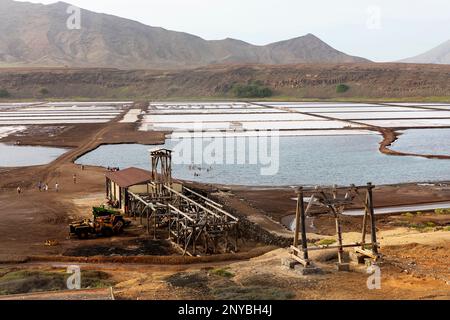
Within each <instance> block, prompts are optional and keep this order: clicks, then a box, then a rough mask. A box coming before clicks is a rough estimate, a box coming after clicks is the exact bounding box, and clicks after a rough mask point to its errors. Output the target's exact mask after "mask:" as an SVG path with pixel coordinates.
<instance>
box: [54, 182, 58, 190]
mask: <svg viewBox="0 0 450 320" xmlns="http://www.w3.org/2000/svg"><path fill="white" fill-rule="evenodd" d="M55 191H56V192H59V184H58V182H56V183H55Z"/></svg>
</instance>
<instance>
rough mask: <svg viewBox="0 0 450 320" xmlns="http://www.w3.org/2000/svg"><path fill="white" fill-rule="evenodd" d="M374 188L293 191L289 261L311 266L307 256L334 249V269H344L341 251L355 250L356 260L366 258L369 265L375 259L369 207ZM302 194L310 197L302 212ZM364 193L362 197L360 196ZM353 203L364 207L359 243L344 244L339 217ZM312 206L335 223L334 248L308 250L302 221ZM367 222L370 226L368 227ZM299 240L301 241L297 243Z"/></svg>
mask: <svg viewBox="0 0 450 320" xmlns="http://www.w3.org/2000/svg"><path fill="white" fill-rule="evenodd" d="M374 188H375V186H374V185H372V184H371V183H368V184H367V186H360V187H357V186H355V185H351V186H350V187H348V188H344V189H338V188H337V187H336V186H334V187H332V188H321V187H316V188H314V189H312V190H305V189H303V188H301V187H300V188H298V189H297V210H296V217H295V236H294V243H293V245H292V246H291V248H290V251H291V258H293V259H294V260H296V261H297V262H299V263H301V264H302V265H303V266H304V267H309V266H311V260H310V259H309V252H310V251H314V250H324V249H337V250H338V266H342V265H344V264H345V263H344V257H343V253H344V248H355V253H356V256H357V257H358V259H359V260H362V259H364V258H370V259H372V260H373V261H377V260H378V259H379V257H380V256H379V253H378V248H379V244H378V242H377V234H376V224H375V223H376V222H375V213H374V204H373V189H374ZM305 192H308V193H309V194H311V197H310V199H309V201H308V205H307V206H306V208H305V200H304V195H305ZM362 193H364V194H362ZM356 202H360V203H362V205H363V206H364V216H363V222H362V232H361V242H358V243H349V244H344V243H343V239H342V229H341V221H340V215H342V213H343V212H344V210H345V208H346V207H348V206H349V205H352V204H354V203H356ZM314 206H317V207H320V208H323V209H325V211H326V213H327V214H330V213H331V214H332V215H333V217H334V219H335V222H336V236H337V243H338V244H337V245H334V246H316V247H309V246H308V239H307V234H306V217H307V216H308V215H309V214H310V213H311V211H312V208H313V207H314ZM369 222H370V226H369ZM369 227H370V236H371V237H370V241H368V240H367V239H366V237H367V231H368V230H367V229H368V228H369ZM300 236H301V239H300Z"/></svg>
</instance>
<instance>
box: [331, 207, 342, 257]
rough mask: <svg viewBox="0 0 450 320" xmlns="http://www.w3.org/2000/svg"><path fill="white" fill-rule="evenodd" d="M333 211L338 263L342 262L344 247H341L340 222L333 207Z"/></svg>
mask: <svg viewBox="0 0 450 320" xmlns="http://www.w3.org/2000/svg"><path fill="white" fill-rule="evenodd" d="M333 212H334V217H335V220H336V232H337V236H338V245H339V250H338V259H339V263H342V262H343V256H344V248H343V247H342V229H341V222H340V221H339V215H338V213H337V212H336V210H335V209H334V208H333Z"/></svg>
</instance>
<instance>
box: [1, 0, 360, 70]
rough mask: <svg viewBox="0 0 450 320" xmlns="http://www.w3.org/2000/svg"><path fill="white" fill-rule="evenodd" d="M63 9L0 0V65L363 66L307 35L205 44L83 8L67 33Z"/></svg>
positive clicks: (184, 36) (192, 38)
mask: <svg viewBox="0 0 450 320" xmlns="http://www.w3.org/2000/svg"><path fill="white" fill-rule="evenodd" d="M68 6H69V4H67V3H64V2H57V3H55V4H51V5H42V4H32V3H26V2H16V1H12V0H0V30H1V33H0V66H70V67H114V68H123V69H148V68H158V69H161V68H168V69H173V68H180V67H198V66H205V65H209V64H224V63H233V64H234V63H238V64H243V63H244V64H247V63H249V64H250V63H251V64H287V63H347V62H348V63H351V62H368V60H366V59H363V58H359V57H353V56H349V55H347V54H345V53H342V52H340V51H337V50H335V49H334V48H332V47H330V46H329V45H327V44H326V43H324V42H323V41H321V40H320V39H319V38H317V37H315V36H314V35H312V34H308V35H306V36H303V37H299V38H295V39H291V40H287V41H282V42H277V43H273V44H270V45H267V46H255V45H252V44H249V43H246V42H243V41H238V40H234V39H225V40H218V41H207V40H204V39H202V38H200V37H197V36H194V35H190V34H187V33H182V32H175V31H169V30H165V29H163V28H157V27H150V26H147V25H144V24H141V23H139V22H136V21H132V20H128V19H124V18H120V17H116V16H111V15H106V14H101V13H95V12H91V11H87V10H82V11H81V29H80V30H69V29H68V28H67V27H66V21H67V19H68V17H69V14H67V13H66V10H67V8H68Z"/></svg>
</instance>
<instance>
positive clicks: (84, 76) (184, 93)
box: [0, 63, 450, 102]
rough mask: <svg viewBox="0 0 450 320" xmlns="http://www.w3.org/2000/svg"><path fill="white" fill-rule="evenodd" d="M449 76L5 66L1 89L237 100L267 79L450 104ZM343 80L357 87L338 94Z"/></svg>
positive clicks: (410, 71) (58, 95)
mask: <svg viewBox="0 0 450 320" xmlns="http://www.w3.org/2000/svg"><path fill="white" fill-rule="evenodd" d="M449 74H450V65H432V64H430V65H423V64H417V65H409V64H405V63H398V64H392V63H386V64H384V63H357V64H312V63H310V64H298V65H276V66H275V65H271V66H265V65H241V66H239V65H233V66H226V65H221V66H218V65H216V66H207V67H201V68H196V69H184V70H118V69H98V68H96V69H86V68H83V69H71V68H60V69H57V68H0V89H4V90H7V91H8V92H9V93H10V97H9V98H7V99H33V100H45V99H79V97H84V98H85V99H100V100H103V99H112V100H121V101H126V100H140V99H142V100H143V101H145V100H153V101H154V100H158V99H179V100H182V101H183V100H186V99H194V100H196V99H199V97H201V98H202V99H206V98H210V99H216V100H219V99H224V98H228V99H233V100H236V97H235V95H234V90H233V87H234V85H236V84H247V83H252V82H259V83H261V84H263V85H264V86H267V87H269V88H270V89H272V90H273V92H274V96H273V97H272V98H279V99H283V100H286V98H288V97H289V98H291V99H295V100H298V99H300V100H301V99H305V98H312V99H336V98H339V99H350V98H353V99H356V100H357V101H361V100H364V99H366V100H369V99H379V98H383V99H386V98H399V99H406V98H408V99H407V100H408V101H415V100H422V99H423V98H424V97H441V98H440V100H439V101H441V100H443V101H446V102H448V99H447V100H445V98H444V97H450V78H449V76H448V75H449ZM340 83H345V84H346V85H348V86H349V87H350V90H348V91H347V92H345V93H337V92H336V86H337V85H338V84H340ZM42 88H45V89H46V91H47V93H46V94H42V92H41V89H42ZM414 97H416V98H414ZM7 99H1V98H0V101H6V100H7ZM72 101H73V100H72ZM432 101H434V100H432Z"/></svg>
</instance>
